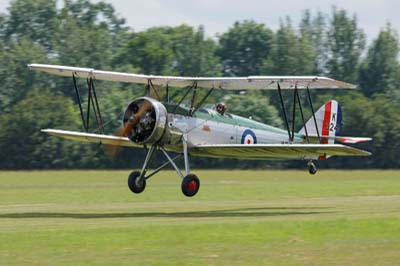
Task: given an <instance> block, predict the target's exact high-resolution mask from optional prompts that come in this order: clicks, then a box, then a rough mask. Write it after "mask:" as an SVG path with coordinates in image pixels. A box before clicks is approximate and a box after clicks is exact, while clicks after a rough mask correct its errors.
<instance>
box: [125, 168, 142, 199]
mask: <svg viewBox="0 0 400 266" xmlns="http://www.w3.org/2000/svg"><path fill="white" fill-rule="evenodd" d="M139 176H140V172H139V171H133V172H132V173H130V175H129V177H128V187H129V189H130V190H131V191H132V192H133V193H136V194H138V193H141V192H143V190H144V189H145V188H146V179H144V178H143V179H142V180H141V181H140V182H139V180H138V179H139Z"/></svg>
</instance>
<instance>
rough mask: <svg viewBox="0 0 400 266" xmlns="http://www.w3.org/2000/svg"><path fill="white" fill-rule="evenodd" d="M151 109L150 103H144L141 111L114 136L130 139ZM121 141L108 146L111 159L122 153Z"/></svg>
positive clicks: (107, 149)
mask: <svg viewBox="0 0 400 266" xmlns="http://www.w3.org/2000/svg"><path fill="white" fill-rule="evenodd" d="M150 108H151V103H150V102H149V101H146V100H145V101H144V102H143V104H142V106H140V108H139V110H138V111H137V112H136V113H135V114H133V115H132V117H131V118H130V119H129V120H128V121H126V123H125V124H124V126H123V127H120V128H118V129H117V130H116V131H115V132H114V135H115V136H118V137H128V136H129V133H130V132H132V130H133V129H134V128H136V126H137V125H138V124H139V122H140V119H141V118H142V117H143V116H144V115H145V114H146V112H147V111H148V110H149V109H150ZM120 143H121V141H120V140H116V141H114V143H112V144H109V145H106V153H107V155H108V156H109V157H111V158H115V157H117V156H118V154H119V153H120V151H121V145H119V144H120Z"/></svg>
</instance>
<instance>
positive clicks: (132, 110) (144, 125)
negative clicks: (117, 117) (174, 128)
mask: <svg viewBox="0 0 400 266" xmlns="http://www.w3.org/2000/svg"><path fill="white" fill-rule="evenodd" d="M167 115H168V113H167V110H166V109H165V106H164V105H163V104H162V103H160V102H159V101H157V100H155V99H152V98H149V97H141V98H138V99H136V100H134V101H132V102H131V103H130V104H129V105H128V107H127V108H126V110H125V113H124V116H123V123H124V126H126V123H129V121H132V120H133V119H137V120H138V121H135V126H133V127H132V129H131V130H130V131H129V132H128V135H127V137H128V138H129V139H130V140H132V141H133V142H135V143H138V144H152V143H156V142H159V141H160V140H161V139H162V137H163V136H164V134H165V132H166V127H167V120H168V116H167Z"/></svg>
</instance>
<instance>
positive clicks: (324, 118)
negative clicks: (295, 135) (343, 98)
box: [299, 100, 343, 144]
mask: <svg viewBox="0 0 400 266" xmlns="http://www.w3.org/2000/svg"><path fill="white" fill-rule="evenodd" d="M315 120H316V122H317V127H318V131H317V128H316V126H315V122H314V118H313V117H311V118H310V119H309V120H308V121H307V123H306V125H305V127H306V128H307V133H308V135H310V136H317V135H318V133H319V135H320V136H321V137H332V138H322V139H321V143H322V144H333V143H334V142H335V139H334V137H335V136H338V135H339V133H340V130H341V128H342V125H343V124H342V109H341V107H340V105H339V103H338V102H337V101H335V100H330V101H328V102H326V103H325V104H324V105H322V106H321V107H320V108H319V109H318V110H317V111H316V112H315ZM299 133H300V134H303V135H305V134H306V132H305V128H304V127H303V128H302V129H301V130H300V131H299Z"/></svg>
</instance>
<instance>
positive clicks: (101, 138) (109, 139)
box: [41, 129, 143, 147]
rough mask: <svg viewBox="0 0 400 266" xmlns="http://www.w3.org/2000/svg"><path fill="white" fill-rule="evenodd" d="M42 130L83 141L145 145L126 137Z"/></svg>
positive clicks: (131, 145) (116, 144) (117, 144)
mask: <svg viewBox="0 0 400 266" xmlns="http://www.w3.org/2000/svg"><path fill="white" fill-rule="evenodd" d="M41 131H42V132H45V133H48V134H50V135H53V136H57V137H61V138H64V139H69V140H75V141H81V142H92V143H98V144H106V145H114V146H124V147H143V146H142V145H138V144H136V143H134V142H133V141H130V140H129V139H128V138H126V137H117V136H111V135H101V134H92V133H84V132H76V131H67V130H60V129H42V130H41Z"/></svg>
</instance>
